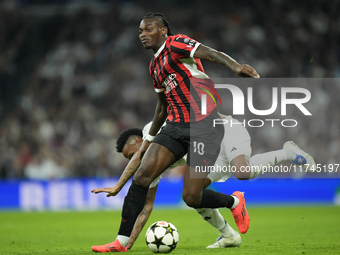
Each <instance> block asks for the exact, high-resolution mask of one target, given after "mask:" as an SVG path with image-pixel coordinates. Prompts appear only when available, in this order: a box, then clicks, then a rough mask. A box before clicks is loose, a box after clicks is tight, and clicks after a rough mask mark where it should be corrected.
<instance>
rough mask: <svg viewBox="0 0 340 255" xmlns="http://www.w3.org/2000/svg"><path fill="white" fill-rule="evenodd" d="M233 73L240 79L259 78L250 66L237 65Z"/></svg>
mask: <svg viewBox="0 0 340 255" xmlns="http://www.w3.org/2000/svg"><path fill="white" fill-rule="evenodd" d="M234 72H235V73H236V74H237V75H239V76H242V77H252V78H257V79H258V78H260V75H259V74H258V73H257V72H256V71H255V69H254V68H252V67H251V66H250V65H237V66H236V67H235V70H234Z"/></svg>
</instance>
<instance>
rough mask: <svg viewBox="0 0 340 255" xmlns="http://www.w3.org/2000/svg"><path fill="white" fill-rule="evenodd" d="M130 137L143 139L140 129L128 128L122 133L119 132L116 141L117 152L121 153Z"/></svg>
mask: <svg viewBox="0 0 340 255" xmlns="http://www.w3.org/2000/svg"><path fill="white" fill-rule="evenodd" d="M132 135H135V136H140V137H143V132H142V130H141V129H140V128H129V129H125V130H124V131H123V132H121V133H120V135H119V137H118V139H117V146H116V149H117V152H122V151H123V148H124V146H125V144H126V142H127V140H128V139H129V138H130V136H132Z"/></svg>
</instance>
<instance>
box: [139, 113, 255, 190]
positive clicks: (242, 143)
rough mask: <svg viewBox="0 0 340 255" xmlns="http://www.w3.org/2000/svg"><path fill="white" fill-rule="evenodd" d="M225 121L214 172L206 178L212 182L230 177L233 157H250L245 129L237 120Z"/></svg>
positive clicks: (177, 163) (178, 163)
mask: <svg viewBox="0 0 340 255" xmlns="http://www.w3.org/2000/svg"><path fill="white" fill-rule="evenodd" d="M226 120H227V123H226V124H223V125H224V137H223V139H222V141H221V150H220V154H219V155H218V157H217V159H216V162H215V165H214V171H211V172H210V173H209V174H208V178H209V179H210V180H211V181H212V182H224V181H226V180H227V179H228V178H229V177H230V175H231V173H232V169H230V168H228V166H229V165H230V162H231V161H232V160H233V159H234V158H235V157H237V156H239V155H246V156H248V157H250V155H251V146H250V142H251V138H250V135H249V133H248V131H247V129H246V128H245V127H244V126H243V125H242V124H241V123H240V122H239V121H238V120H236V119H234V118H232V117H231V116H226ZM151 124H152V122H149V123H148V124H147V125H146V126H145V127H144V129H143V140H144V139H145V137H146V135H147V134H148V133H149V130H150V127H151ZM164 125H165V123H164ZM164 125H163V126H164ZM186 158H187V156H186V155H185V156H184V157H183V158H181V159H179V160H178V161H176V162H175V163H174V164H173V165H171V166H170V167H169V168H175V167H176V166H182V165H184V164H186ZM160 178H161V175H160V176H159V177H158V178H156V179H155V180H154V181H153V182H152V183H151V184H150V188H153V187H155V186H156V185H157V184H158V182H159V179H160Z"/></svg>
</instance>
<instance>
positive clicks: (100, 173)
mask: <svg viewBox="0 0 340 255" xmlns="http://www.w3.org/2000/svg"><path fill="white" fill-rule="evenodd" d="M14 2H15V1H14ZM30 2H34V3H35V4H39V6H38V7H39V8H38V7H37V6H36V5H32V4H30ZM45 2H49V4H46V5H42V3H44V1H17V2H16V4H13V2H11V1H1V2H0V99H1V103H0V119H1V122H0V177H1V178H31V179H51V178H64V177H107V176H116V175H120V174H121V172H122V171H123V169H124V166H125V165H126V162H127V161H126V160H125V159H124V158H123V156H122V155H120V154H118V153H117V152H116V149H115V147H116V140H117V137H118V135H119V133H120V132H121V131H122V130H124V129H126V128H129V127H140V128H143V126H144V125H145V124H147V122H149V121H151V120H152V117H153V113H154V109H155V105H156V103H157V97H156V95H155V93H154V90H153V86H152V80H151V78H150V77H149V74H148V65H149V61H150V59H151V57H152V52H150V51H146V50H144V48H143V47H142V45H141V43H140V41H139V39H138V26H139V23H140V21H141V19H142V17H143V16H144V15H145V14H146V13H147V12H149V11H160V12H163V13H164V14H165V16H166V17H167V19H168V20H169V22H170V25H171V27H172V30H173V32H174V33H182V34H186V35H188V36H190V37H192V38H194V39H196V40H198V41H200V42H202V43H204V44H206V45H208V46H210V47H213V48H215V49H217V50H220V51H223V52H226V53H228V54H229V55H231V56H232V57H233V58H235V59H236V60H237V61H238V62H240V63H248V64H250V65H252V66H253V67H255V69H256V70H257V71H258V73H259V74H260V75H261V77H271V78H276V77H290V78H295V77H310V78H338V79H339V78H340V46H339V45H340V19H339V13H340V1H337V0H331V1H322V0H315V1H307V0H301V1H289V0H259V1H250V0H249V1H242V4H241V3H240V1H234V0H232V1H203V0H202V1H185V2H184V1H175V0H172V1H155V0H145V1H112V2H114V3H112V2H111V1H92V4H91V5H86V3H88V2H89V1H83V2H84V3H85V4H78V5H77V8H75V7H74V2H77V1H62V3H63V4H59V5H57V4H56V3H55V2H58V1H45ZM80 2H81V1H80ZM197 2H199V4H198V3H197ZM71 3H72V4H73V5H72V6H73V8H70V4H71ZM193 3H195V4H193ZM203 65H204V67H205V69H206V72H207V74H208V75H209V76H211V77H212V78H221V77H226V78H227V77H236V76H235V75H234V74H233V73H231V72H230V71H229V70H227V69H226V68H225V67H222V66H217V65H215V64H212V63H207V62H203ZM311 92H312V95H315V96H316V97H317V98H318V100H317V101H316V105H314V108H315V111H316V112H317V116H320V119H316V118H315V119H313V122H314V123H313V125H312V124H311V120H310V119H309V118H302V119H301V125H300V126H299V127H300V128H299V129H295V131H290V132H288V133H287V132H285V131H282V130H281V129H275V130H274V129H272V130H271V131H269V132H268V130H267V129H265V128H264V129H256V128H255V129H253V128H252V129H249V132H250V134H251V136H252V147H253V152H254V153H261V152H264V151H268V150H272V149H279V148H280V146H282V141H285V139H286V138H288V137H290V139H292V140H294V139H296V140H297V142H299V143H300V144H301V146H303V147H307V148H308V150H309V152H310V153H311V154H313V155H314V156H315V160H316V161H317V162H318V163H321V164H329V163H338V162H339V161H337V160H338V158H339V157H338V156H339V151H340V138H339V137H340V134H339V130H338V129H339V123H340V117H339V114H338V112H337V110H338V109H339V104H340V101H339V100H338V99H337V97H336V96H337V95H338V94H339V92H340V85H339V83H335V84H332V85H331V86H330V85H328V86H326V85H320V86H314V87H313V88H311ZM224 113H227V114H228V112H224ZM229 114H230V113H229ZM270 135H272V137H275V139H273V138H271V136H270ZM339 172H340V169H339Z"/></svg>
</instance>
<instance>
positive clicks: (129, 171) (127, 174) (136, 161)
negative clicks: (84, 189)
mask: <svg viewBox="0 0 340 255" xmlns="http://www.w3.org/2000/svg"><path fill="white" fill-rule="evenodd" d="M140 154H141V153H140V150H138V151H137V152H136V153H135V154H134V155H133V157H132V158H131V160H130V161H129V163H128V164H127V166H126V167H125V169H124V171H123V173H122V175H121V176H120V178H119V180H118V182H117V183H116V185H115V186H114V187H113V188H98V189H93V190H91V192H92V193H95V194H97V193H101V192H106V193H108V194H107V195H106V196H107V197H111V196H116V195H117V194H118V193H119V191H121V189H122V188H123V187H124V185H125V184H126V183H127V181H128V180H129V179H130V178H131V176H132V175H134V173H135V172H136V171H137V169H138V167H139V165H140V162H141V158H140Z"/></svg>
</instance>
